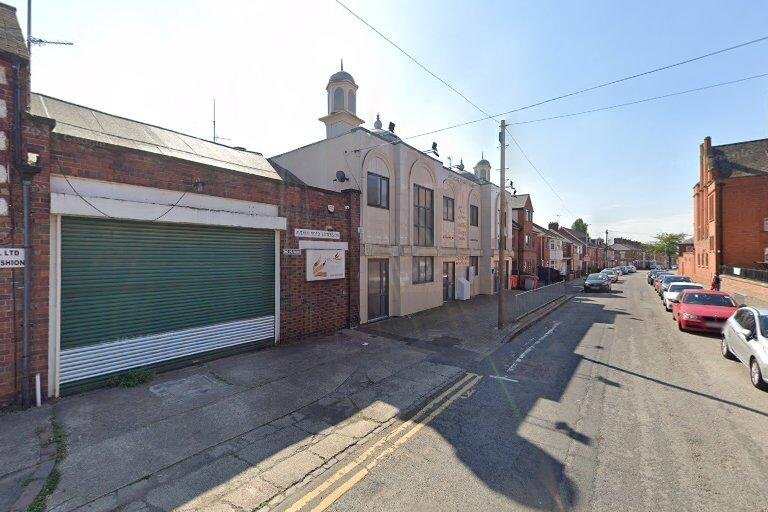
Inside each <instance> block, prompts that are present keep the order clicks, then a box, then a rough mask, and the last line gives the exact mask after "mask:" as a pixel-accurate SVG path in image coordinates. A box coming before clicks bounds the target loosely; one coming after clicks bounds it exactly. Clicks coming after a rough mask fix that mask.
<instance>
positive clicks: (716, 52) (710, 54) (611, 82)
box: [336, 0, 768, 215]
mask: <svg viewBox="0 0 768 512" xmlns="http://www.w3.org/2000/svg"><path fill="white" fill-rule="evenodd" d="M336 3H337V4H339V5H340V6H341V7H343V8H344V9H345V10H346V11H347V12H349V13H350V14H351V15H352V16H354V17H355V18H356V19H357V20H359V21H360V22H361V23H363V24H364V25H365V26H367V27H368V28H369V29H371V30H372V31H373V32H375V33H376V34H377V35H379V36H380V37H381V38H383V39H384V40H385V41H387V42H388V43H389V44H390V45H392V46H393V47H394V48H396V49H397V50H398V51H399V52H400V53H402V54H403V55H405V56H406V57H407V58H408V59H409V60H411V61H412V62H413V63H415V64H416V65H418V66H419V67H420V68H421V69H423V70H424V71H425V72H427V73H428V74H429V75H431V76H432V77H434V78H435V79H437V80H438V81H440V82H441V83H442V84H443V85H445V86H446V87H448V88H449V89H450V90H451V91H453V92H454V93H456V94H458V95H459V96H461V97H462V98H463V99H464V100H465V101H466V102H467V103H469V104H470V105H472V106H473V107H474V108H475V109H477V110H478V111H480V112H481V113H482V114H484V115H485V116H486V117H485V118H483V119H478V120H477V121H476V122H479V121H484V120H493V121H495V120H496V117H498V116H503V115H507V114H511V113H514V112H519V111H521V110H526V109H529V108H533V107H537V106H540V105H544V104H546V103H551V102H553V101H558V100H561V99H564V98H568V97H572V96H576V95H578V94H582V93H585V92H589V91H594V90H596V89H600V88H603V87H608V86H610V85H615V84H618V83H621V82H626V81H628V80H633V79H635V78H640V77H643V76H647V75H650V74H653V73H657V72H660V71H664V70H668V69H672V68H675V67H678V66H682V65H684V64H689V63H691V62H696V61H699V60H703V59H707V58H709V57H713V56H715V55H719V54H722V53H726V52H729V51H733V50H736V49H738V48H743V47H745V46H749V45H752V44H757V43H760V42H763V41H766V40H768V36H763V37H759V38H756V39H752V40H749V41H745V42H742V43H738V44H735V45H732V46H728V47H726V48H721V49H718V50H714V51H711V52H708V53H705V54H703V55H699V56H696V57H692V58H689V59H684V60H681V61H678V62H674V63H672V64H667V65H664V66H659V67H656V68H653V69H649V70H646V71H643V72H640V73H635V74H633V75H629V76H625V77H621V78H617V79H614V80H609V81H607V82H602V83H599V84H596V85H593V86H590V87H585V88H582V89H578V90H576V91H571V92H568V93H565V94H561V95H559V96H555V97H553V98H548V99H545V100H541V101H538V102H535V103H532V104H529V105H525V106H522V107H517V108H514V109H512V110H508V111H505V112H501V113H499V114H495V115H492V114H489V113H488V112H487V111H486V110H484V109H483V108H481V107H480V106H479V105H477V104H476V103H475V102H473V101H472V100H471V99H469V98H468V97H467V96H466V95H465V94H464V93H462V92H461V91H460V90H458V89H456V88H455V87H454V86H452V85H451V84H450V83H448V82H447V81H446V80H444V79H443V78H441V77H440V76H438V75H437V74H435V73H434V72H433V71H431V70H430V69H429V68H428V67H427V66H426V65H424V64H423V63H421V62H420V61H419V60H418V59H417V58H415V57H414V56H413V55H411V54H410V53H409V52H407V51H406V50H405V49H403V48H402V47H401V46H400V45H398V44H397V43H396V42H394V41H393V40H392V39H390V38H389V37H387V36H386V35H385V34H383V33H382V32H381V31H379V30H378V29H377V28H376V27H374V26H373V25H371V24H370V23H368V21H367V20H365V19H364V18H363V17H361V16H360V15H358V14H357V13H355V12H354V11H353V10H352V9H350V8H349V7H347V5H345V4H344V3H343V2H342V1H341V0H336ZM467 124H471V122H468V123H466V124H462V126H466V125H467ZM456 127H458V126H456ZM506 132H507V134H509V136H510V138H511V139H512V141H513V142H514V143H515V146H516V147H517V148H518V149H519V150H520V152H521V154H522V155H523V157H524V158H525V160H526V161H527V162H528V163H529V164H530V165H531V167H532V168H533V170H534V171H536V173H537V174H538V175H539V176H540V177H541V178H542V180H543V181H544V183H546V184H547V186H548V187H549V189H550V190H551V191H552V192H553V193H554V194H555V196H557V197H558V198H559V199H560V200H561V201H562V203H563V208H564V209H565V210H566V211H567V212H569V213H570V214H571V215H573V212H571V211H570V210H569V209H568V207H567V206H566V203H565V201H564V200H563V198H562V196H560V194H559V193H557V191H556V190H555V189H554V187H553V186H552V185H551V184H550V183H549V180H547V179H546V177H545V176H544V174H543V173H542V172H541V171H540V170H539V169H538V167H536V166H535V165H534V164H533V162H532V161H531V159H530V158H529V157H528V155H527V154H526V153H525V152H524V151H523V149H522V146H521V145H520V143H519V142H518V141H517V139H516V138H515V136H514V135H513V134H512V133H511V132H510V131H509V129H508V128H507V129H506ZM435 133H436V132H435ZM501 186H502V187H504V184H503V183H502V184H501Z"/></svg>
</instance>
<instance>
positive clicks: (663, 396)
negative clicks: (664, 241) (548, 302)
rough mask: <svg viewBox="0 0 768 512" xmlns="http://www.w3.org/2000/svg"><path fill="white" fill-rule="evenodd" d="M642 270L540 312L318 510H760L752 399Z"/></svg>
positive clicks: (763, 503) (761, 472)
mask: <svg viewBox="0 0 768 512" xmlns="http://www.w3.org/2000/svg"><path fill="white" fill-rule="evenodd" d="M718 343H719V340H718V339H717V338H716V337H709V336H702V335H694V334H687V333H681V332H679V331H678V330H677V327H676V325H675V324H674V323H673V322H672V319H671V315H670V314H669V313H667V312H665V311H664V309H663V307H662V306H661V304H660V301H659V300H658V298H657V296H656V295H655V294H654V292H653V290H652V289H651V288H650V286H648V285H647V284H646V281H645V273H644V272H640V273H637V274H634V275H631V276H625V277H624V278H622V282H621V283H619V284H616V285H614V290H613V291H612V292H611V293H600V294H597V293H596V294H588V295H580V296H577V297H575V298H574V299H573V300H572V301H571V302H569V303H567V304H566V305H564V306H562V307H561V308H559V309H558V310H556V311H555V312H554V313H552V314H550V315H549V316H548V317H547V318H546V319H545V320H542V321H541V322H539V323H538V324H536V325H535V326H534V327H532V328H531V329H529V330H528V331H526V332H525V333H523V334H522V335H520V336H518V337H517V338H516V339H515V340H513V341H512V342H511V343H509V344H506V345H504V346H503V347H502V348H501V349H500V350H498V351H497V352H495V353H494V354H492V355H491V356H489V357H488V358H487V359H486V360H484V361H483V362H482V363H481V364H480V365H479V366H478V367H475V368H471V369H469V370H470V371H472V372H474V373H477V374H479V375H480V376H482V378H480V380H479V381H478V382H477V384H476V385H475V386H474V387H473V388H472V389H471V390H469V391H466V392H464V393H463V394H462V395H461V396H458V397H457V398H456V399H455V401H453V402H452V403H450V406H448V407H447V408H445V409H444V410H442V411H440V412H439V414H437V415H436V417H434V418H433V419H432V420H431V421H430V422H429V423H428V424H427V425H425V427H424V428H422V429H421V430H420V431H419V432H418V433H417V434H415V435H413V436H412V437H410V438H409V439H408V440H407V442H403V443H402V445H401V446H399V447H398V448H397V449H396V450H392V451H391V453H389V454H388V456H386V457H382V458H381V459H380V460H379V461H378V463H377V464H375V465H371V467H370V468H369V471H366V472H365V473H364V474H362V476H360V478H359V479H356V481H355V482H349V483H348V485H347V488H346V489H345V492H343V493H342V492H340V493H339V496H337V499H336V501H335V502H332V501H330V500H329V502H330V503H332V504H331V505H330V508H329V510H338V511H360V512H364V511H404V510H408V511H412V510H419V511H429V510H457V511H458V510H462V511H464V510H584V511H586V510H590V511H606V510H621V511H641V510H642V511H648V510H654V511H657V510H670V511H681V510H696V511H703V510H713V511H715V510H716V511H722V510H728V511H734V510H745V511H746V510H749V511H757V510H768V464H766V460H767V459H766V455H768V435H766V431H767V430H768V421H767V420H768V394H766V393H764V392H761V391H758V390H756V389H754V388H752V386H751V385H750V383H749V379H748V374H747V370H746V368H744V367H742V366H741V365H740V364H739V363H735V362H732V361H727V360H725V359H723V358H722V357H721V356H720V353H719V345H718Z"/></svg>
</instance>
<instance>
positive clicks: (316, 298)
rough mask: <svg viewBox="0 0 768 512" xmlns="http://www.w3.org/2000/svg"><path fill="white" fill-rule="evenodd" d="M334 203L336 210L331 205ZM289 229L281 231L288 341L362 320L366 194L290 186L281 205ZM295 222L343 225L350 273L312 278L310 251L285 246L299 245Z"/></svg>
mask: <svg viewBox="0 0 768 512" xmlns="http://www.w3.org/2000/svg"><path fill="white" fill-rule="evenodd" d="M329 205H332V206H333V212H331V211H329V208H328V206H329ZM280 209H281V215H283V216H284V217H286V218H287V219H288V229H287V230H286V231H285V232H283V233H282V234H281V236H280V249H281V257H280V288H281V289H280V314H281V318H280V331H281V339H282V340H284V341H290V340H295V339H298V338H301V337H304V336H308V335H316V334H328V333H331V332H334V331H338V330H339V329H342V328H344V327H349V326H354V325H357V324H359V323H360V300H359V299H360V284H359V282H358V280H359V276H360V269H359V267H360V243H359V239H358V236H359V235H358V229H357V228H358V226H359V225H360V194H359V192H357V191H354V190H348V191H345V192H343V193H341V194H337V193H332V192H325V191H320V190H316V189H312V188H309V187H288V188H287V190H286V195H285V197H284V200H283V201H282V203H281V206H280ZM295 228H305V229H322V230H329V231H338V232H339V233H341V241H342V242H348V243H349V251H347V253H346V262H345V264H346V274H347V279H336V280H330V281H307V279H306V254H305V253H304V252H302V253H301V255H300V256H290V255H286V254H284V253H282V250H283V249H298V248H299V240H298V239H297V238H296V237H295V236H294V229H295Z"/></svg>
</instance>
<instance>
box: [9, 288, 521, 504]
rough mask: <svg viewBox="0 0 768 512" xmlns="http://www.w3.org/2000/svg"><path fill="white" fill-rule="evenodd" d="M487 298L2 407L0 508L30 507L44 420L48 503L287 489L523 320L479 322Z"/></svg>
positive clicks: (221, 498) (403, 416) (390, 420)
mask: <svg viewBox="0 0 768 512" xmlns="http://www.w3.org/2000/svg"><path fill="white" fill-rule="evenodd" d="M495 307H496V306H495V301H492V300H489V298H486V297H483V298H477V299H475V300H473V301H467V302H462V303H455V304H448V305H446V306H443V307H441V308H436V309H435V310H431V311H430V312H428V315H429V319H430V322H431V325H432V326H433V327H432V329H433V330H432V331H431V332H430V333H427V332H426V327H424V328H423V329H422V330H420V331H419V330H409V329H408V328H407V327H405V328H404V327H403V326H404V325H406V326H407V325H408V324H409V323H410V322H412V319H401V318H393V319H390V320H387V321H384V322H381V323H378V324H377V329H380V331H381V332H377V330H376V329H372V330H367V332H364V331H363V330H345V331H342V332H339V333H337V334H335V335H333V336H328V337H323V338H316V339H310V340H305V341H304V342H301V343H296V344H290V345H284V346H276V347H272V348H268V349H265V350H260V351H257V352H252V353H248V354H241V355H236V356H231V357H227V358H223V359H218V360H215V361H210V362H206V363H203V364H200V365H197V366H193V367H188V368H183V369H180V370H176V371H172V372H168V373H163V374H160V375H158V376H156V377H155V378H154V379H153V381H152V382H150V383H148V384H145V385H141V386H138V387H135V388H130V389H123V388H106V389H99V390H95V391H91V392H87V393H83V394H80V395H75V396H69V397H65V398H63V399H61V400H58V401H56V402H54V403H50V404H47V405H45V406H44V407H42V408H40V409H32V410H28V411H24V412H18V413H12V414H7V415H3V416H0V426H1V427H2V428H0V446H2V448H3V450H2V454H1V455H0V463H2V464H3V467H4V468H6V470H5V472H4V475H3V476H2V477H0V510H10V509H11V507H12V506H13V503H16V504H17V505H18V504H19V503H22V504H23V507H22V508H26V505H27V504H28V503H29V502H30V501H31V499H32V498H34V496H35V495H36V494H37V491H38V490H39V488H41V487H42V485H43V484H44V483H45V476H46V475H47V474H48V473H50V471H51V469H52V467H53V459H54V456H55V452H56V446H52V442H51V428H52V425H53V424H54V423H55V424H56V425H60V426H61V430H62V431H63V432H64V436H63V437H61V439H60V443H62V444H64V445H65V446H61V447H60V448H63V449H64V450H65V451H66V457H64V458H63V459H62V460H61V461H60V462H59V463H58V465H57V466H56V469H57V473H58V474H60V480H59V482H58V486H57V487H56V489H55V490H54V491H53V493H52V494H51V496H50V497H49V499H48V501H47V510H49V511H55V512H69V511H72V510H88V511H89V512H96V511H99V510H121V511H124V512H128V511H144V510H146V511H157V510H227V511H242V510H255V509H258V508H260V507H275V506H277V505H279V504H280V503H282V502H285V501H290V497H291V496H294V495H297V493H300V492H301V489H303V488H304V487H306V486H307V485H309V483H310V482H312V481H313V480H314V479H315V478H317V477H319V476H320V475H322V474H323V473H324V472H325V471H327V470H329V468H333V467H334V466H336V465H337V464H339V463H340V462H341V461H343V460H344V459H345V458H347V457H349V456H351V455H352V454H355V453H357V452H359V451H360V450H361V449H362V447H363V445H365V443H367V442H368V441H369V440H370V439H372V438H375V437H376V436H377V435H379V434H380V433H382V432H385V431H387V429H389V428H391V427H393V425H395V424H398V423H400V422H403V421H407V419H408V417H409V416H410V415H411V414H412V413H413V412H414V411H416V410H417V409H418V407H420V406H421V405H422V404H424V403H426V402H427V401H428V400H429V399H430V398H431V397H433V396H435V395H436V394H438V393H440V392H441V390H444V389H446V388H447V387H449V386H450V385H451V384H453V383H455V382H456V381H458V380H459V379H461V378H462V377H464V376H465V375H466V371H467V368H469V367H472V366H474V365H476V364H477V362H478V361H481V360H482V359H483V358H484V357H486V356H487V355H488V354H490V353H491V352H493V351H494V350H496V349H498V347H499V346H501V345H502V344H503V343H504V342H505V341H506V340H507V339H508V336H509V335H511V334H510V333H513V332H515V330H516V329H519V328H520V327H521V326H522V325H523V324H522V323H521V322H518V323H516V324H514V325H510V326H508V327H507V329H505V330H504V331H502V332H499V331H497V330H496V329H495V328H492V329H491V328H488V326H487V325H486V324H488V325H490V323H491V322H489V321H488V318H490V317H493V323H495ZM465 310H466V311H465ZM462 311H464V312H465V314H464V316H462V321H458V322H457V321H456V318H455V317H456V316H457V315H461V312H462ZM472 318H476V319H483V320H482V321H476V322H472V321H471V319H472ZM534 320H535V319H534ZM531 321H532V320H531ZM422 325H423V326H425V325H427V324H426V323H423V324H422ZM478 325H481V326H482V327H481V328H480V329H478ZM435 332H440V333H442V334H440V335H437V336H435V335H434V333H435ZM398 333H399V334H398ZM446 333H450V336H448V335H447V334H446ZM19 496H21V497H22V500H21V501H19Z"/></svg>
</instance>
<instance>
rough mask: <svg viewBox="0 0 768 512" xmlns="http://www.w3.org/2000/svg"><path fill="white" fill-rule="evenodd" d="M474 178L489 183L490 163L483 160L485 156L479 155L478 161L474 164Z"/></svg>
mask: <svg viewBox="0 0 768 512" xmlns="http://www.w3.org/2000/svg"><path fill="white" fill-rule="evenodd" d="M475 176H477V177H478V178H481V179H484V180H485V181H491V162H489V161H488V160H486V159H485V155H481V158H480V161H479V162H477V163H476V164H475Z"/></svg>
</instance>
